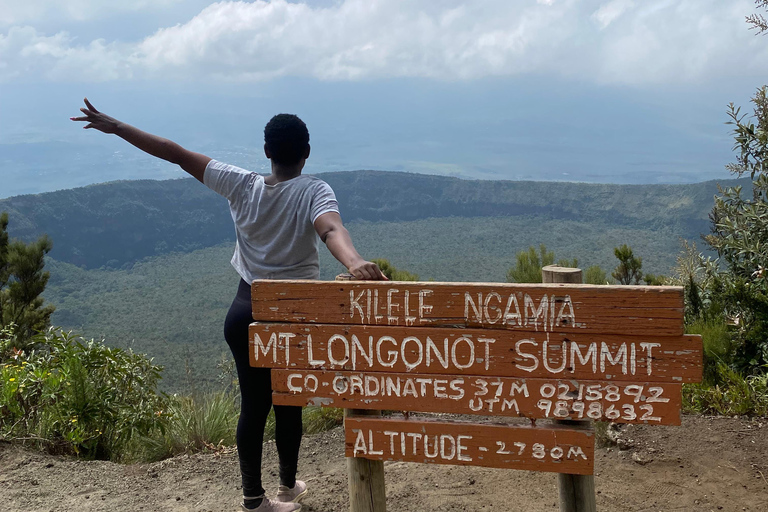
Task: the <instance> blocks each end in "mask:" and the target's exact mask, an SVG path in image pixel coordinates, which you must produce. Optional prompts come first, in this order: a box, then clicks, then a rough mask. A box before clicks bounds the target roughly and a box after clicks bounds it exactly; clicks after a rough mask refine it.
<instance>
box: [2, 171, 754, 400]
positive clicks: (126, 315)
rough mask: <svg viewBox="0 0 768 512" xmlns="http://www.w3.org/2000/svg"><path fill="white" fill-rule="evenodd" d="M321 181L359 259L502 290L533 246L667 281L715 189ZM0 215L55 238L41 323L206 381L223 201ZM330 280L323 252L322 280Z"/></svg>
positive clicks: (178, 192)
mask: <svg viewBox="0 0 768 512" xmlns="http://www.w3.org/2000/svg"><path fill="white" fill-rule="evenodd" d="M320 176H321V177H322V178H323V179H325V180H326V181H327V182H328V183H330V184H331V186H332V187H333V188H334V190H335V191H336V194H337V196H338V199H339V202H340V205H341V210H342V217H343V218H344V219H345V222H346V224H347V226H348V228H349V230H350V232H351V233H352V236H353V239H354V240H355V244H356V245H357V247H358V249H359V250H360V252H361V253H362V254H363V255H364V256H365V257H367V258H387V259H389V260H390V261H391V262H392V263H393V264H394V265H395V266H397V267H398V268H404V269H407V270H409V271H411V272H414V273H417V274H419V276H420V277H421V278H422V279H424V280H428V279H434V280H446V281H459V280H464V281H504V279H505V275H506V271H507V269H508V268H509V267H510V266H511V265H512V264H513V263H514V258H515V254H516V253H517V252H518V251H520V250H522V249H525V248H527V247H528V246H530V245H535V246H538V245H539V244H540V243H544V244H546V245H547V247H548V248H550V249H552V250H554V251H555V254H556V257H557V258H578V260H579V264H580V266H582V267H583V268H586V267H587V266H590V265H600V266H602V267H603V268H604V269H605V270H606V271H608V272H609V271H610V269H612V268H613V267H615V265H616V260H615V258H614V257H613V253H612V250H613V247H615V246H616V245H619V244H622V243H627V244H629V245H631V246H632V247H633V249H634V250H635V253H636V254H637V255H639V256H641V257H642V258H643V269H644V270H645V271H647V272H652V273H668V272H669V271H670V268H671V267H672V265H673V264H674V261H675V258H676V256H677V254H678V252H679V248H680V239H681V238H682V239H687V240H694V241H699V239H700V236H701V234H702V233H706V232H708V222H709V221H708V213H709V211H710V210H711V208H712V204H713V196H714V195H715V194H716V193H717V183H716V182H704V183H697V184H692V185H594V184H574V183H549V182H511V181H497V182H494V181H469V180H460V179H456V178H448V177H442V176H429V175H419V174H407V173H393V172H376V171H355V172H343V173H329V174H324V175H320ZM731 183H733V181H723V182H721V184H723V185H725V184H731ZM747 183H748V182H747ZM747 183H745V185H746V184H747ZM0 211H8V212H9V213H10V219H11V224H10V226H9V230H10V233H11V236H15V237H18V238H22V239H26V240H31V239H33V238H35V237H36V236H38V235H39V234H41V233H48V234H49V235H50V236H51V237H52V238H53V241H54V249H53V251H52V252H51V254H50V256H51V259H50V261H49V263H48V267H49V270H50V271H51V274H52V277H51V281H50V284H49V287H48V290H47V292H46V298H47V299H48V300H49V301H50V302H52V303H53V304H55V305H56V306H57V311H56V313H55V314H54V317H53V321H54V323H55V324H57V325H61V326H63V327H65V328H67V329H74V330H76V331H78V332H82V333H84V334H85V335H87V336H88V337H104V338H105V339H106V340H107V342H108V343H110V344H113V345H117V346H124V347H125V346H130V347H132V348H134V349H135V350H138V351H141V352H145V353H147V354H149V355H150V356H153V357H155V358H156V360H157V361H158V362H160V363H161V364H164V365H165V366H166V368H167V369H166V372H165V387H166V389H168V390H174V391H175V390H185V389H187V388H188V387H189V386H208V385H214V384H215V380H216V373H217V370H216V368H215V365H216V362H217V361H218V360H219V359H220V358H221V357H225V356H226V355H227V354H226V345H225V344H224V342H223V336H222V334H221V326H222V322H223V318H224V315H225V314H226V310H227V308H228V306H229V302H230V301H231V298H232V294H233V292H234V288H235V286H236V284H237V281H238V277H237V275H236V274H235V273H234V271H233V270H232V269H231V267H230V266H229V263H228V262H229V258H230V256H231V252H232V243H233V240H234V231H233V228H232V225H231V218H230V216H229V212H228V208H227V203H226V200H224V199H223V198H221V197H219V196H217V195H216V194H214V193H213V192H211V191H209V190H208V189H206V188H205V187H204V186H202V185H200V184H199V183H197V182H196V181H195V180H192V179H180V180H170V181H150V180H146V181H126V182H113V183H107V184H101V185H91V186H88V187H83V188H78V189H70V190H63V191H58V192H51V193H46V194H39V195H26V196H15V197H11V198H7V199H4V200H0ZM700 245H701V244H700ZM342 270H343V269H341V267H340V265H339V264H338V263H336V262H335V260H333V258H332V257H331V256H330V255H329V254H328V252H327V251H326V250H324V249H321V278H322V279H332V278H333V276H334V275H335V274H337V273H339V272H341V271H342Z"/></svg>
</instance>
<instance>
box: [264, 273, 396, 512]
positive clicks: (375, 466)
mask: <svg viewBox="0 0 768 512" xmlns="http://www.w3.org/2000/svg"><path fill="white" fill-rule="evenodd" d="M353 279H354V278H353V277H352V275H351V274H341V275H338V276H336V281H351V280H353ZM273 372H274V370H273ZM275 380H276V381H277V382H278V383H280V382H285V381H287V379H280V378H278V379H275ZM299 405H303V404H299ZM365 416H371V417H379V418H380V417H381V411H377V410H367V409H346V408H345V409H344V423H346V422H347V420H352V419H357V418H359V417H365ZM347 484H348V488H349V510H350V512H386V510H387V495H386V490H385V485H384V461H381V460H370V459H366V458H362V457H347Z"/></svg>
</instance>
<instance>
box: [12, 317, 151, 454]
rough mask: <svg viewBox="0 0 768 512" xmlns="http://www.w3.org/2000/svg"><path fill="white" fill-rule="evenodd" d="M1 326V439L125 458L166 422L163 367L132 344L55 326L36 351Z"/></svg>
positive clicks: (36, 345)
mask: <svg viewBox="0 0 768 512" xmlns="http://www.w3.org/2000/svg"><path fill="white" fill-rule="evenodd" d="M13 340H14V334H13V332H12V330H11V329H4V330H2V331H0V438H2V439H5V440H10V441H13V440H17V441H23V442H25V443H31V444H34V445H36V446H39V447H43V448H45V449H47V450H48V451H50V452H52V453H59V454H73V455H77V456H79V457H82V458H86V459H108V460H124V459H126V458H130V453H131V452H132V448H133V447H134V446H135V442H136V440H137V439H138V437H140V436H145V435H148V434H150V433H151V432H153V431H154V430H155V429H158V428H162V417H161V416H162V410H163V409H164V408H165V405H164V403H165V398H164V397H163V396H162V395H160V394H158V392H157V383H158V381H159V380H160V373H161V371H162V368H161V367H159V366H156V365H153V364H152V361H151V360H150V359H147V358H146V357H145V356H143V355H140V354H135V353H133V352H132V351H130V350H121V349H117V348H109V347H106V346H105V345H104V344H103V343H101V342H97V341H94V340H90V341H87V340H85V339H83V338H81V337H78V336H74V335H72V334H71V333H66V332H62V331H57V330H54V329H50V330H48V331H47V332H45V333H42V334H37V335H35V336H33V338H32V340H31V341H32V343H31V345H30V346H32V347H34V348H32V349H30V350H29V351H28V352H25V351H22V350H19V349H17V348H15V347H14V344H13Z"/></svg>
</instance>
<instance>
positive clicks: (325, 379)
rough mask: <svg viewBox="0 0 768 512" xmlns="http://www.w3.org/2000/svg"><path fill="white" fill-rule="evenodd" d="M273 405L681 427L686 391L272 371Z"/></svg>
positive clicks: (549, 381) (571, 382) (464, 377)
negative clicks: (682, 403)
mask: <svg viewBox="0 0 768 512" xmlns="http://www.w3.org/2000/svg"><path fill="white" fill-rule="evenodd" d="M272 390H273V391H274V395H273V403H275V404H278V405H298V406H307V405H322V406H328V407H339V408H344V409H376V410H378V409H384V410H395V411H414V412H438V413H454V414H476V415H483V416H513V417H514V416H521V417H526V418H534V419H542V418H546V419H558V420H562V419H570V420H579V419H592V420H597V421H612V422H614V423H647V424H651V425H680V403H681V399H682V386H681V385H680V384H659V383H650V384H649V383H621V384H620V385H617V384H612V383H607V382H595V381H581V382H578V381H574V380H553V379H510V378H488V377H477V376H469V375H413V374H406V373H398V374H386V375H385V374H381V373H361V372H344V371H338V372H330V371H312V370H300V371H296V370H272Z"/></svg>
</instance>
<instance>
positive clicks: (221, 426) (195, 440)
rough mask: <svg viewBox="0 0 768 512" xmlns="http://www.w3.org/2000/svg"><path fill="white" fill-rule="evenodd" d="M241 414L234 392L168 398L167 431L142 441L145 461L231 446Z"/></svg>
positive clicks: (162, 430) (155, 432) (165, 417)
mask: <svg viewBox="0 0 768 512" xmlns="http://www.w3.org/2000/svg"><path fill="white" fill-rule="evenodd" d="M239 414H240V406H239V401H238V397H237V395H236V394H234V393H228V392H225V391H218V392H211V393H207V394H204V395H192V396H176V395H174V396H172V397H169V398H168V402H167V409H166V410H165V411H164V412H163V416H164V421H163V427H164V428H162V429H156V430H154V431H153V432H152V433H151V434H152V435H149V436H145V437H144V438H143V439H142V440H141V450H142V452H143V453H142V458H143V459H145V460H160V459H165V458H167V457H172V456H174V455H180V454H183V453H196V452H201V451H206V450H216V449H219V448H221V447H224V446H232V445H234V444H235V432H236V428H237V420H238V417H239Z"/></svg>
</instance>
